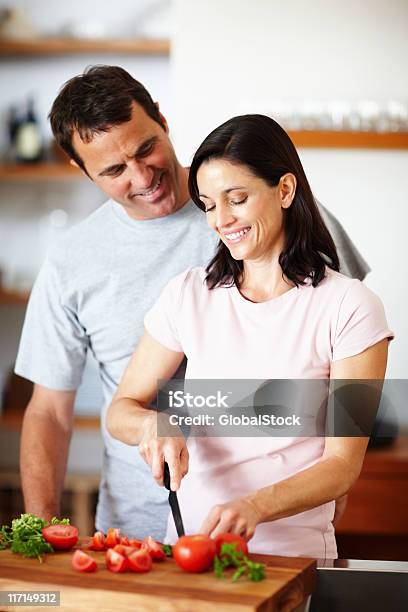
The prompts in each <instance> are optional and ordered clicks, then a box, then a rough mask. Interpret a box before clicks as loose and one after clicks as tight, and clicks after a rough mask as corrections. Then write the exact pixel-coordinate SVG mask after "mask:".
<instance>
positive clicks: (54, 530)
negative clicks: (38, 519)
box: [41, 525, 78, 550]
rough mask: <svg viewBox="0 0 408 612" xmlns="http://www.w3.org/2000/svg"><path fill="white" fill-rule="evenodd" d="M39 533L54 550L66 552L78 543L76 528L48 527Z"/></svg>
mask: <svg viewBox="0 0 408 612" xmlns="http://www.w3.org/2000/svg"><path fill="white" fill-rule="evenodd" d="M41 532H42V535H43V538H44V540H46V541H47V542H49V543H50V544H51V546H52V547H53V548H55V549H56V550H68V548H72V547H73V546H75V544H76V543H77V542H78V528H77V527H74V526H73V525H48V527H44V529H42V530H41Z"/></svg>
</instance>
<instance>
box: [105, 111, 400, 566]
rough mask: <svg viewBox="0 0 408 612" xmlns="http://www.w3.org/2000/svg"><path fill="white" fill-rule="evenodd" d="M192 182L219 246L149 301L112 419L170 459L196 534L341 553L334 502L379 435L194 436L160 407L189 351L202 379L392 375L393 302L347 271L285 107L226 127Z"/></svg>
mask: <svg viewBox="0 0 408 612" xmlns="http://www.w3.org/2000/svg"><path fill="white" fill-rule="evenodd" d="M189 188H190V193H191V197H192V199H193V200H194V202H195V203H196V205H197V206H198V207H200V208H201V209H202V210H203V211H204V212H205V214H206V215H207V220H208V223H209V224H210V226H211V227H212V228H213V229H214V231H216V232H217V234H218V235H219V237H220V243H219V247H218V250H217V253H216V255H215V257H214V258H213V260H212V261H211V262H210V264H209V265H208V267H207V268H206V269H205V270H204V269H203V268H195V269H192V270H188V271H186V272H184V273H183V274H180V275H179V276H177V277H176V278H174V279H172V281H170V283H169V284H168V285H167V287H166V288H165V289H164V290H163V292H162V294H161V296H160V298H159V300H158V301H157V303H156V304H155V305H154V306H153V308H152V309H151V310H150V311H149V312H148V313H147V315H146V317H145V330H146V331H145V334H144V336H143V338H142V340H141V342H140V343H139V346H138V347H137V349H136V351H135V353H134V356H133V357H132V359H131V362H130V364H129V366H128V368H127V370H126V372H125V375H124V378H123V380H122V382H121V384H120V386H119V388H118V391H117V394H116V396H115V398H114V400H113V403H112V405H111V407H110V409H109V413H108V421H107V426H108V429H109V431H110V433H111V434H112V435H113V436H114V437H116V438H118V439H119V440H121V441H123V442H125V443H127V444H133V445H134V444H138V445H139V450H140V453H141V455H142V457H143V458H144V459H145V461H146V462H147V463H148V464H149V465H150V466H151V469H152V473H153V476H154V477H155V478H156V480H157V482H158V483H159V484H162V482H163V463H164V460H166V461H167V462H168V463H169V466H170V472H171V476H172V488H173V489H174V490H176V489H179V488H180V490H179V494H178V496H179V502H180V506H181V512H182V516H183V519H184V523H185V528H186V532H187V533H196V532H201V533H207V534H210V535H211V536H212V537H216V536H217V534H218V533H221V532H225V531H230V532H233V533H239V534H241V535H243V536H244V537H245V538H246V539H247V540H250V543H249V547H250V550H251V551H252V552H260V553H270V554H280V555H290V556H297V555H301V556H311V557H316V558H335V557H336V556H337V550H336V542H335V537H334V529H333V526H332V519H333V514H334V506H335V503H334V501H333V500H335V499H337V498H339V497H341V496H342V495H344V494H345V493H346V492H347V491H348V489H349V488H350V487H351V485H352V484H353V483H354V482H355V480H356V479H357V477H358V475H359V472H360V469H361V466H362V462H363V458H364V453H365V450H366V446H367V442H368V439H367V438H361V437H353V438H352V437H350V438H339V437H337V438H336V437H332V438H326V439H325V438H323V437H302V438H301V437H298V438H297V437H292V438H290V437H286V438H276V437H275V438H274V437H267V438H256V439H254V438H238V437H235V438H202V439H201V438H192V439H190V440H189V441H188V449H187V446H186V443H185V441H184V439H183V438H182V437H180V438H172V437H168V438H161V437H158V435H157V419H156V413H155V412H153V411H151V410H149V408H148V406H149V403H150V402H151V401H152V400H153V399H154V397H155V395H156V392H157V381H158V380H159V379H162V380H163V379H164V380H166V379H169V378H170V377H171V376H172V375H173V374H174V372H175V371H176V369H177V367H178V366H179V365H180V363H181V361H182V359H183V357H184V355H186V356H187V358H188V365H187V371H186V378H189V379H197V378H200V379H220V378H223V379H229V378H234V379H235V378H237V379H239V378H244V379H251V378H252V379H285V378H286V379H301V378H304V379H329V378H340V379H383V377H384V374H385V369H386V361H387V350H388V339H390V338H391V337H392V332H390V330H389V329H388V327H387V323H386V320H385V316H384V311H383V308H382V305H381V303H380V301H379V300H378V298H377V297H376V296H375V295H374V294H373V293H371V291H369V290H368V289H367V288H366V287H365V286H364V285H363V284H362V283H361V282H360V281H357V280H351V279H349V278H346V277H345V276H343V275H341V274H340V273H339V272H338V268H339V262H338V258H337V254H336V250H335V246H334V244H333V241H332V239H331V236H330V234H329V233H328V231H327V229H326V227H325V225H324V223H323V221H322V219H321V217H320V214H319V212H318V210H317V208H316V205H315V202H314V199H313V195H312V192H311V190H310V187H309V184H308V181H307V178H306V176H305V173H304V170H303V168H302V165H301V162H300V160H299V157H298V155H297V153H296V150H295V148H294V146H293V144H292V142H291V140H290V139H289V137H288V135H287V134H286V132H285V131H284V130H283V129H282V128H281V127H280V126H279V125H278V124H277V123H276V122H275V121H273V120H272V119H270V118H268V117H265V116H262V115H246V116H242V117H235V118H233V119H231V120H229V121H227V122H226V123H224V124H223V125H221V126H220V127H218V128H217V129H216V130H214V131H213V132H212V133H211V134H210V135H209V136H208V137H207V138H206V139H205V140H204V142H203V143H202V145H201V146H200V147H199V149H198V151H197V152H196V154H195V156H194V159H193V162H192V165H191V169H190V178H189ZM180 482H181V486H180ZM175 538H176V535H175V530H174V525H173V523H172V520H171V519H169V525H168V530H167V540H168V541H173V540H174V539H175Z"/></svg>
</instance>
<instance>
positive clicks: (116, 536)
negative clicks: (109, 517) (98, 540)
mask: <svg viewBox="0 0 408 612" xmlns="http://www.w3.org/2000/svg"><path fill="white" fill-rule="evenodd" d="M116 544H120V529H115V528H114V527H110V528H109V529H108V533H107V534H106V537H105V546H106V548H113V547H114V546H116Z"/></svg>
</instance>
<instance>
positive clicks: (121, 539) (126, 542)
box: [119, 536, 130, 546]
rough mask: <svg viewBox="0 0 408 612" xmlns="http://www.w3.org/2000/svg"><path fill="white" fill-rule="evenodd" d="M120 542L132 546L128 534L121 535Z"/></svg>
mask: <svg viewBox="0 0 408 612" xmlns="http://www.w3.org/2000/svg"><path fill="white" fill-rule="evenodd" d="M119 543H120V544H123V546H130V544H129V538H128V537H127V536H121V538H120V542H119Z"/></svg>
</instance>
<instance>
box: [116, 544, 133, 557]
mask: <svg viewBox="0 0 408 612" xmlns="http://www.w3.org/2000/svg"><path fill="white" fill-rule="evenodd" d="M110 550H114V551H115V552H118V553H119V554H120V555H123V556H124V557H128V556H129V555H130V554H131V553H132V552H134V551H135V549H134V548H133V546H125V545H124V544H116V546H114V547H113V548H112V549H110Z"/></svg>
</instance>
